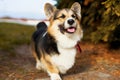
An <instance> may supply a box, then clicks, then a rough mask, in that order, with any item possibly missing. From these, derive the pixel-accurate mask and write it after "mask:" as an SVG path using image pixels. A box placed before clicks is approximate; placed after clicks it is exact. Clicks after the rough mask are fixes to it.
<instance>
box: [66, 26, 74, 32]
mask: <svg viewBox="0 0 120 80" xmlns="http://www.w3.org/2000/svg"><path fill="white" fill-rule="evenodd" d="M75 31H76V28H75V27H69V28H67V29H66V32H68V33H74V32H75Z"/></svg>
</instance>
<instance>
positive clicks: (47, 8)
mask: <svg viewBox="0 0 120 80" xmlns="http://www.w3.org/2000/svg"><path fill="white" fill-rule="evenodd" d="M55 10H56V7H55V6H53V5H51V4H50V3H46V4H45V6H44V11H45V14H46V16H47V18H48V19H50V17H51V16H53V13H54V12H55Z"/></svg>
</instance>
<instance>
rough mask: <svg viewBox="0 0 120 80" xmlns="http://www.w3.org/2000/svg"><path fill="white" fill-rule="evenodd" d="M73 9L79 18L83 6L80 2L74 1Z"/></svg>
mask: <svg viewBox="0 0 120 80" xmlns="http://www.w3.org/2000/svg"><path fill="white" fill-rule="evenodd" d="M71 10H73V11H74V12H75V13H76V14H77V15H78V16H79V18H81V6H80V4H79V3H78V2H75V3H73V5H72V6H71Z"/></svg>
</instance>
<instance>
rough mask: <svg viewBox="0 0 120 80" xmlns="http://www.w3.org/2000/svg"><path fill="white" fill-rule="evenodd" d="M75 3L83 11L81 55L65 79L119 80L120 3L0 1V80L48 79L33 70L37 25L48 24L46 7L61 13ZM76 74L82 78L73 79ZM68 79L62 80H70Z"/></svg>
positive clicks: (108, 0) (109, 0)
mask: <svg viewBox="0 0 120 80" xmlns="http://www.w3.org/2000/svg"><path fill="white" fill-rule="evenodd" d="M74 2H79V3H80V4H81V7H82V8H81V9H82V11H81V14H82V19H81V21H80V23H81V26H82V28H83V30H84V37H83V39H82V41H81V42H80V46H81V48H82V53H81V54H77V60H76V63H77V64H75V67H74V68H72V69H71V70H70V71H68V74H67V75H70V76H71V75H72V76H73V77H71V80H78V79H77V78H80V77H81V80H83V79H84V80H99V79H100V80H120V0H0V80H35V79H36V78H39V77H41V78H43V77H44V78H46V77H47V75H46V74H44V73H42V72H38V71H37V70H36V69H35V61H34V59H33V57H32V55H31V52H30V49H29V48H30V42H31V36H32V34H33V32H34V31H35V26H36V25H37V23H39V22H41V21H45V22H48V21H47V19H46V16H45V13H44V4H45V3H51V4H53V5H55V6H56V7H57V8H59V9H61V8H70V7H71V5H72V4H73V3H74ZM91 71H93V73H91ZM97 72H98V73H97ZM78 73H83V74H85V75H82V74H79V75H77V76H76V79H75V75H74V74H78ZM89 74H92V75H89ZM67 75H65V76H64V78H65V80H70V78H69V77H67ZM78 76H79V77H78ZM86 76H87V77H86ZM97 76H98V77H97ZM72 78H73V79H72Z"/></svg>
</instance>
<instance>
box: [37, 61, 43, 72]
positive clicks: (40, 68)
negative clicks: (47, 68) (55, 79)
mask: <svg viewBox="0 0 120 80" xmlns="http://www.w3.org/2000/svg"><path fill="white" fill-rule="evenodd" d="M36 68H37V69H38V70H42V64H41V63H40V62H37V63H36Z"/></svg>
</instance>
